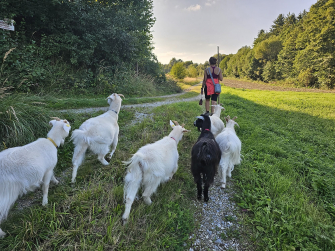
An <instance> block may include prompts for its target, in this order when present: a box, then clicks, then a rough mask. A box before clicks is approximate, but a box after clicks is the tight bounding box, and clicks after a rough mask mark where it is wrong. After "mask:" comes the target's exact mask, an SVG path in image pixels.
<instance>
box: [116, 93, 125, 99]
mask: <svg viewBox="0 0 335 251" xmlns="http://www.w3.org/2000/svg"><path fill="white" fill-rule="evenodd" d="M118 95H119V96H120V97H123V98H124V99H126V98H125V97H124V96H123V94H118Z"/></svg>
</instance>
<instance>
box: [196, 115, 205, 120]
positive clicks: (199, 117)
mask: <svg viewBox="0 0 335 251" xmlns="http://www.w3.org/2000/svg"><path fill="white" fill-rule="evenodd" d="M197 119H201V120H205V118H204V117H203V116H197Z"/></svg>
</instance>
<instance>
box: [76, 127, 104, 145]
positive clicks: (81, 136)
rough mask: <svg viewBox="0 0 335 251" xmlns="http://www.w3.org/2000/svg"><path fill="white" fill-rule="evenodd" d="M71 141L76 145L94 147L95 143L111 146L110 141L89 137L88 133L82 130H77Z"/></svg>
mask: <svg viewBox="0 0 335 251" xmlns="http://www.w3.org/2000/svg"><path fill="white" fill-rule="evenodd" d="M71 140H72V141H73V144H74V145H84V144H87V145H92V144H93V143H98V144H110V142H109V141H110V140H108V139H104V138H101V137H91V136H89V135H88V131H84V130H81V129H76V130H74V131H73V132H72V135H71Z"/></svg>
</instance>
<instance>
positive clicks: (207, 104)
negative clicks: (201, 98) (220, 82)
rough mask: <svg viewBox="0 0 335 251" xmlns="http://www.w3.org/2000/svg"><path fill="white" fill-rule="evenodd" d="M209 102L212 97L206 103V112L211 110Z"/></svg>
mask: <svg viewBox="0 0 335 251" xmlns="http://www.w3.org/2000/svg"><path fill="white" fill-rule="evenodd" d="M209 102H210V99H206V103H205V107H206V112H209ZM212 108H213V107H212Z"/></svg>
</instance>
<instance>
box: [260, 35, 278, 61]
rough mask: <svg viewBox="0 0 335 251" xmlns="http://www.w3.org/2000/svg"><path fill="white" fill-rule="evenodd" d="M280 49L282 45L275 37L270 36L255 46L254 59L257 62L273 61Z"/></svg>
mask: <svg viewBox="0 0 335 251" xmlns="http://www.w3.org/2000/svg"><path fill="white" fill-rule="evenodd" d="M281 49H282V43H281V41H280V40H279V38H278V37H277V36H272V37H270V38H268V39H266V40H264V41H262V42H260V43H259V44H257V46H255V48H254V50H255V58H256V59H259V60H263V61H264V62H267V61H275V60H276V59H277V55H278V53H279V52H280V51H281Z"/></svg>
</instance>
